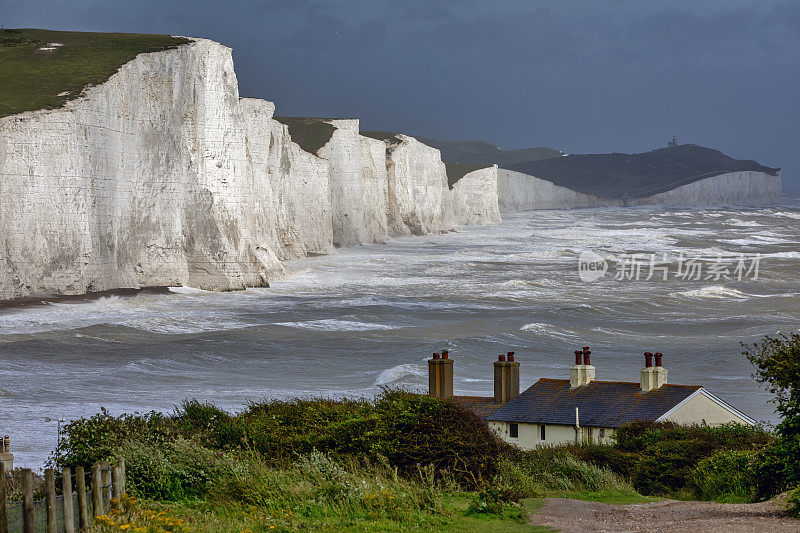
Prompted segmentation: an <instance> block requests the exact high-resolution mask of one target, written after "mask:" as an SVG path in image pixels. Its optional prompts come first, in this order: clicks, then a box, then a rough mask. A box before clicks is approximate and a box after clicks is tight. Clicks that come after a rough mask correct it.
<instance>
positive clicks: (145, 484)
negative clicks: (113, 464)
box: [115, 439, 231, 501]
mask: <svg viewBox="0 0 800 533" xmlns="http://www.w3.org/2000/svg"><path fill="white" fill-rule="evenodd" d="M115 453H116V454H117V455H119V456H122V457H125V469H126V477H127V480H128V481H127V486H126V489H127V491H128V493H130V494H132V495H134V496H138V497H141V498H150V499H156V500H167V501H177V500H183V499H187V498H197V497H199V496H202V495H204V494H205V493H206V492H207V491H208V490H209V488H210V487H211V483H212V482H213V481H214V480H215V479H216V478H217V477H219V476H220V475H222V474H223V473H224V472H225V471H226V470H229V469H230V468H231V466H230V462H229V461H228V460H227V458H226V457H225V456H224V455H222V454H220V453H218V452H214V451H213V450H210V449H208V448H205V447H203V446H200V445H198V444H196V443H193V442H191V441H187V440H184V439H178V440H176V441H175V442H173V443H169V444H167V445H165V446H163V447H154V446H149V445H147V444H144V443H142V442H139V441H132V440H127V441H125V442H124V443H123V444H122V446H120V447H119V448H118V449H117V450H115Z"/></svg>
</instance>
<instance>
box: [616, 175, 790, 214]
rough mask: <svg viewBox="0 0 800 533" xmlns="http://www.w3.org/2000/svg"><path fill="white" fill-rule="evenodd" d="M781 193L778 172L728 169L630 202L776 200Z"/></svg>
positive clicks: (690, 203) (694, 203) (689, 203)
mask: <svg viewBox="0 0 800 533" xmlns="http://www.w3.org/2000/svg"><path fill="white" fill-rule="evenodd" d="M780 197H781V173H780V171H778V173H777V175H775V176H773V175H772V174H767V173H766V172H755V171H744V172H729V173H727V174H720V175H719V176H713V177H710V178H705V179H702V180H699V181H695V182H692V183H689V184H687V185H683V186H681V187H678V188H676V189H672V190H671V191H667V192H663V193H660V194H655V195H653V196H648V197H646V198H632V199H631V200H630V201H629V202H628V203H629V205H665V206H667V205H671V206H680V205H685V206H721V205H757V204H769V203H775V202H777V201H778V200H779V199H780Z"/></svg>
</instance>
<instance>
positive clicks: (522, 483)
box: [499, 447, 629, 497]
mask: <svg viewBox="0 0 800 533" xmlns="http://www.w3.org/2000/svg"><path fill="white" fill-rule="evenodd" d="M499 478H500V480H501V481H502V482H503V483H504V484H506V485H508V486H512V487H515V488H517V489H518V490H520V491H521V492H522V494H523V495H524V496H525V497H537V496H539V495H540V494H541V493H546V492H550V491H559V492H561V491H598V490H605V489H611V490H625V489H627V488H629V486H628V485H627V484H626V483H625V481H624V480H623V479H621V478H620V477H619V476H617V475H616V474H614V473H613V472H611V470H609V469H607V468H602V467H600V466H597V465H594V464H591V463H587V462H585V461H581V460H580V459H578V458H576V457H574V456H573V455H572V454H571V452H570V451H569V450H568V449H566V448H559V447H555V448H540V449H537V450H531V451H524V452H523V451H518V452H517V453H515V454H514V455H513V456H512V457H510V458H509V459H508V460H505V461H502V462H501V463H500V476H499Z"/></svg>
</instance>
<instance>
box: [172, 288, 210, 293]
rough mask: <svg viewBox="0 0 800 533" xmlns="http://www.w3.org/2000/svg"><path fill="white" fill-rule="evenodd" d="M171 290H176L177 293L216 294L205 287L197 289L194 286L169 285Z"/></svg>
mask: <svg viewBox="0 0 800 533" xmlns="http://www.w3.org/2000/svg"><path fill="white" fill-rule="evenodd" d="M167 289H168V290H169V292H174V293H175V294H214V291H205V290H203V289H195V288H194V287H182V286H177V287H167Z"/></svg>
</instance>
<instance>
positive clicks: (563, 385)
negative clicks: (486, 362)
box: [486, 378, 702, 428]
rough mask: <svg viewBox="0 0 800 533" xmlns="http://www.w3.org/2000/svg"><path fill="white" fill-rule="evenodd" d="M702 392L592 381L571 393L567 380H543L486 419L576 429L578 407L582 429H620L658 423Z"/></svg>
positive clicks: (683, 387)
mask: <svg viewBox="0 0 800 533" xmlns="http://www.w3.org/2000/svg"><path fill="white" fill-rule="evenodd" d="M701 388H702V387H700V386H699V385H663V386H661V387H660V388H658V389H655V390H652V391H650V392H647V393H643V392H642V391H641V388H640V384H639V383H628V382H620V381H592V382H590V383H589V384H588V385H584V386H582V387H578V388H577V389H570V386H569V380H568V379H549V378H542V379H540V380H539V381H537V382H536V383H534V384H533V385H531V386H530V387H529V388H528V389H527V390H526V391H525V392H523V393H522V394H520V395H519V396H517V397H516V398H514V399H513V400H511V401H510V402H508V403H506V404H505V405H504V406H503V407H501V408H499V409H497V410H496V411H494V412H493V413H492V414H491V415H489V416H487V417H486V419H487V420H497V421H501V422H517V423H527V424H556V425H566V426H574V425H575V407H578V411H579V416H580V420H579V423H580V425H581V426H583V427H601V428H617V427H620V426H622V425H624V424H627V423H628V422H633V421H635V420H656V419H657V418H659V417H660V416H662V415H664V414H665V413H666V412H667V411H669V410H670V409H672V408H673V407H675V406H676V405H678V404H679V403H680V402H682V401H683V400H685V399H686V398H688V397H689V396H691V395H692V394H693V393H694V392H696V391H697V390H699V389H701Z"/></svg>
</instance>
